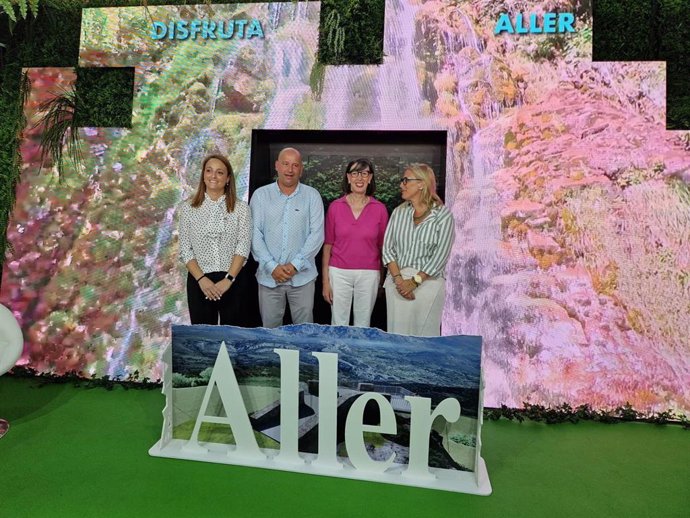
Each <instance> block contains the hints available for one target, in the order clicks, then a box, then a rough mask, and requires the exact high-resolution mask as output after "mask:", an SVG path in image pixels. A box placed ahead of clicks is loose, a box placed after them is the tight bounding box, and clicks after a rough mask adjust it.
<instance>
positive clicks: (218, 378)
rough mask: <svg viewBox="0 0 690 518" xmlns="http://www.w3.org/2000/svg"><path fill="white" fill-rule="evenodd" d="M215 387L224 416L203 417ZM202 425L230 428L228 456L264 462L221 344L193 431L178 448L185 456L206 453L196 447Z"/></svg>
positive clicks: (228, 359)
mask: <svg viewBox="0 0 690 518" xmlns="http://www.w3.org/2000/svg"><path fill="white" fill-rule="evenodd" d="M214 387H218V394H219V395H220V402H221V404H222V407H223V410H225V415H226V416H227V417H217V416H209V415H207V414H206V411H207V410H208V404H209V401H210V399H211V394H212V393H213V388H214ZM202 423H215V424H227V425H229V426H230V427H231V428H232V433H233V435H234V436H235V444H236V447H235V449H234V450H232V449H231V450H230V451H228V457H237V458H245V459H254V460H256V459H265V458H266V456H265V455H264V454H263V453H261V450H260V449H259V445H258V444H257V443H256V437H254V431H253V430H252V426H251V424H250V422H249V417H248V416H247V409H246V408H245V406H244V400H243V399H242V393H241V392H240V386H239V385H238V383H237V378H236V377H235V371H234V370H233V368H232V363H231V362H230V356H228V350H227V349H226V348H225V342H223V343H221V344H220V349H219V350H218V356H216V363H215V365H214V366H213V373H212V374H211V379H210V380H209V382H208V387H207V388H206V392H205V393H204V399H203V401H202V402H201V408H199V415H198V416H197V418H196V423H195V424H194V431H193V432H192V436H191V437H190V439H189V441H188V442H187V444H186V445H185V446H184V447H183V448H182V449H183V451H185V452H188V453H207V452H208V450H207V449H206V448H204V447H202V446H201V445H200V444H199V430H200V429H201V425H202Z"/></svg>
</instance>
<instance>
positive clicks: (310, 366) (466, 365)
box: [168, 324, 482, 472]
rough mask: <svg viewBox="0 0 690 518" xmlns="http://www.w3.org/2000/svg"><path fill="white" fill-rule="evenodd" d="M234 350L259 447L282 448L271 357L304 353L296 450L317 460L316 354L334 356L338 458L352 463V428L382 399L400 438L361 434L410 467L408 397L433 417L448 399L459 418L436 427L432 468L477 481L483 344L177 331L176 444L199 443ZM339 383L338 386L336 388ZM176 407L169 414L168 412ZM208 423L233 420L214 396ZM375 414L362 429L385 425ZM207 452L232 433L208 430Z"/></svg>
mask: <svg viewBox="0 0 690 518" xmlns="http://www.w3.org/2000/svg"><path fill="white" fill-rule="evenodd" d="M223 343H224V344H225V347H226V349H227V351H228V354H229V357H230V361H231V363H232V367H233V370H234V373H235V376H236V379H237V382H238V384H239V388H240V391H241V393H242V399H243V401H244V404H245V407H246V411H247V415H248V417H249V421H250V423H251V426H252V429H253V432H254V436H255V438H256V441H257V443H258V445H259V447H260V448H267V449H271V450H278V449H279V448H280V405H281V394H280V386H281V385H280V376H281V364H280V357H279V356H278V354H276V353H275V352H274V349H292V350H298V351H299V410H298V415H299V424H298V429H299V441H298V444H299V451H300V452H301V453H307V454H317V453H318V427H319V413H318V409H319V374H320V372H319V364H318V361H317V358H316V357H315V356H313V355H312V354H311V353H313V352H321V353H335V354H337V355H338V356H337V361H338V370H337V408H338V409H337V423H338V425H337V433H336V437H337V454H338V456H339V457H341V458H342V459H347V457H348V453H347V448H346V445H345V422H346V417H347V415H348V412H349V410H350V408H351V407H352V405H353V403H354V402H355V401H356V400H357V398H359V397H360V396H361V395H362V394H364V393H371V392H375V393H378V394H382V395H383V396H384V397H385V398H386V400H387V401H388V402H389V403H390V405H391V406H392V408H393V411H394V413H395V421H396V425H397V426H396V428H397V433H395V434H393V435H388V434H378V433H370V432H365V433H364V440H365V443H366V449H367V453H368V454H369V456H370V457H371V458H372V459H374V460H385V459H388V458H389V457H390V456H391V455H392V454H394V455H395V457H394V458H395V461H394V462H395V463H396V464H399V465H405V464H407V463H408V460H409V444H410V420H411V405H410V403H409V402H408V400H406V399H405V398H406V397H420V398H429V399H430V400H431V408H432V409H433V408H435V407H436V406H437V405H438V404H439V403H440V402H441V401H443V400H445V399H446V398H451V399H455V400H457V401H458V402H459V403H460V408H461V413H460V418H459V419H458V420H457V421H455V422H447V421H446V420H445V419H443V418H442V417H438V418H436V419H435V420H434V423H433V426H432V429H431V432H430V437H429V467H431V468H438V469H443V470H457V471H468V472H473V471H475V469H476V459H477V457H478V443H479V428H480V425H481V413H482V403H481V401H480V394H481V374H480V372H481V339H480V338H479V337H474V336H448V337H437V338H421V337H403V336H398V335H391V334H388V333H384V332H382V331H379V330H376V329H368V328H354V327H332V326H319V325H315V324H302V325H299V326H285V327H282V328H279V329H265V328H257V329H246V328H239V327H232V326H173V330H172V365H171V366H170V369H169V372H170V376H171V379H172V389H171V397H172V414H171V416H169V417H171V418H172V439H178V440H183V441H188V440H189V439H190V438H191V437H192V431H193V429H194V426H195V423H196V421H197V418H198V417H199V416H200V409H201V408H202V401H203V399H204V395H205V394H206V392H207V390H208V387H209V380H210V379H211V376H212V374H213V367H214V364H215V363H216V359H217V357H218V353H219V349H220V348H221V346H222V344H223ZM333 381H334V382H335V380H333ZM170 404H171V403H170V401H169V402H168V405H169V406H170ZM205 410H206V413H205V414H203V415H205V416H209V415H210V416H212V417H226V416H227V412H226V410H227V409H226V408H225V407H224V405H223V403H222V400H221V398H220V396H219V394H218V392H217V390H216V389H215V387H213V390H212V393H211V396H210V399H208V403H207V407H206V409H205ZM380 420H381V418H380V415H379V410H378V406H377V405H376V404H374V402H369V403H368V404H367V406H366V407H365V409H364V414H363V421H364V424H368V425H378V424H379V422H380ZM198 441H199V442H200V443H219V444H235V440H234V437H233V431H232V427H231V426H230V425H228V424H218V423H203V424H202V425H201V428H200V431H199V435H198Z"/></svg>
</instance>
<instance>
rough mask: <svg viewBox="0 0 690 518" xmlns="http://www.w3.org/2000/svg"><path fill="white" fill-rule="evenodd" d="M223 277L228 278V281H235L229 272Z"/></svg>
mask: <svg viewBox="0 0 690 518" xmlns="http://www.w3.org/2000/svg"><path fill="white" fill-rule="evenodd" d="M225 278H226V279H227V280H229V281H230V282H235V276H234V275H232V274H231V273H230V272H228V273H226V274H225Z"/></svg>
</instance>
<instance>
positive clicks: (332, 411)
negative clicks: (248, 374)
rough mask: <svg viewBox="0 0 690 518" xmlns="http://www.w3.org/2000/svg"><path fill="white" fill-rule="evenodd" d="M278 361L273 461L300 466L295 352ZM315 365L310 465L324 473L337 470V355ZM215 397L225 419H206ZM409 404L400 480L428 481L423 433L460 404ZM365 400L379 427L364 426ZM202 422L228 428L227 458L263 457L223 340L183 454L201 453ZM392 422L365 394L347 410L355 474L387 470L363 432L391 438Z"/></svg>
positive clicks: (377, 398) (379, 401)
mask: <svg viewBox="0 0 690 518" xmlns="http://www.w3.org/2000/svg"><path fill="white" fill-rule="evenodd" d="M273 352H275V353H276V354H277V355H278V356H279V357H280V451H279V452H278V454H277V455H276V456H275V457H274V458H273V460H274V461H275V462H276V463H277V464H278V465H280V464H281V463H282V464H289V465H291V466H292V467H293V468H294V467H295V466H296V465H300V464H302V465H303V464H305V462H306V461H305V459H304V458H302V457H301V456H300V455H299V448H298V445H299V432H298V429H299V423H298V421H299V391H300V390H299V351H295V350H291V349H278V348H276V349H273ZM311 354H312V356H314V357H315V358H316V359H317V361H318V363H319V410H318V419H319V422H318V455H317V457H316V458H315V459H314V460H313V461H311V465H312V466H318V467H322V468H329V469H336V470H338V469H342V468H343V464H342V463H341V462H340V461H339V460H338V440H337V439H338V432H337V430H338V355H337V354H336V353H325V352H313V353H311ZM214 392H216V393H217V394H218V395H219V396H220V404H221V406H222V408H223V411H224V413H225V417H216V416H212V415H208V413H207V412H208V409H209V406H210V402H211V395H212V394H213V393H214ZM405 400H406V401H407V402H408V403H409V404H410V408H411V413H410V449H409V458H408V459H407V460H408V463H407V468H406V470H405V471H404V472H403V473H402V474H401V476H403V477H407V478H412V479H418V480H434V479H435V478H436V475H434V474H432V473H430V472H429V434H430V433H431V429H432V425H433V423H434V421H435V420H436V419H437V418H438V417H443V418H444V419H445V420H446V421H447V422H449V423H452V422H455V421H457V420H458V419H459V418H460V412H461V408H460V402H459V401H458V400H457V399H453V398H446V399H444V400H443V401H441V402H439V403H438V405H436V408H435V409H434V410H432V409H431V399H430V398H424V397H417V396H405ZM369 402H373V403H374V404H376V405H377V406H378V409H379V413H380V416H381V418H380V423H379V424H377V425H366V424H364V409H365V407H366V406H367V404H368V403H369ZM203 423H214V424H224V425H230V427H231V428H232V433H233V436H234V438H235V444H236V449H235V450H234V451H230V452H228V457H230V458H237V459H244V460H245V461H247V460H249V459H256V460H259V459H265V458H266V453H265V452H263V451H262V450H261V448H259V445H258V443H257V441H256V437H255V436H254V431H253V429H252V425H251V423H250V421H249V417H248V415H247V409H246V406H245V404H244V399H243V396H242V392H241V390H240V386H239V384H238V382H237V378H236V377H235V371H234V369H233V367H232V363H231V361H230V356H229V355H228V351H227V348H226V346H225V342H223V343H222V344H221V346H220V349H219V350H218V356H217V357H216V362H215V365H214V366H213V373H212V374H211V379H210V380H209V382H208V387H207V388H206V391H205V393H204V397H203V401H202V403H201V407H200V409H199V414H198V416H197V418H196V422H195V424H194V430H193V431H192V436H191V438H190V439H189V441H188V442H187V444H186V445H185V446H184V447H183V448H182V450H183V451H184V452H186V453H191V454H206V453H208V451H209V450H208V448H207V447H206V446H204V445H202V444H201V443H200V442H199V432H200V431H201V425H202V424H203ZM397 430H398V424H397V421H396V419H395V412H394V411H393V407H392V405H391V403H390V402H389V401H388V400H387V399H386V398H385V396H384V395H383V394H378V393H376V392H365V393H363V394H361V395H360V396H359V397H358V398H357V400H356V401H355V402H354V403H353V404H352V406H351V407H350V409H349V411H348V413H347V417H346V419H345V445H346V449H347V455H348V458H349V460H350V462H351V463H352V465H353V467H354V468H355V469H356V470H361V471H366V472H368V473H374V474H381V473H383V472H385V471H386V470H387V469H388V468H390V467H391V466H392V465H393V463H394V461H395V457H396V453H395V452H394V451H393V452H391V454H390V456H389V457H388V458H387V459H381V460H374V459H372V458H371V457H370V456H369V453H368V452H367V446H366V444H365V440H364V439H365V437H364V434H366V433H383V434H393V435H395V434H396V433H397Z"/></svg>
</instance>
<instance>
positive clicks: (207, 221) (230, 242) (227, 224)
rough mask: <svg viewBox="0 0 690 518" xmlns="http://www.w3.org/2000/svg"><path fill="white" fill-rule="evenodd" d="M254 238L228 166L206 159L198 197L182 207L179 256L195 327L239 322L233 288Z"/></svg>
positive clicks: (248, 214) (221, 158) (222, 161)
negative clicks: (184, 274) (186, 274)
mask: <svg viewBox="0 0 690 518" xmlns="http://www.w3.org/2000/svg"><path fill="white" fill-rule="evenodd" d="M251 239H252V217H251V212H250V211H249V205H247V203H245V202H244V201H242V200H238V199H237V190H236V188H235V177H234V175H233V172H232V167H231V166H230V162H228V160H227V158H225V157H224V156H221V155H210V156H207V157H206V158H205V159H204V162H203V165H202V168H201V178H200V179H199V187H198V188H197V190H196V194H195V195H194V197H193V198H192V199H191V200H187V201H185V202H184V203H183V204H182V206H181V208H180V258H181V260H182V262H184V264H185V266H186V267H187V270H188V272H189V274H188V276H187V301H188V303H189V315H190V318H191V321H192V324H218V323H219V320H220V324H223V325H238V324H239V322H240V319H239V313H240V301H239V300H238V297H237V296H236V295H235V294H234V293H233V290H232V289H231V288H232V285H233V283H234V282H235V278H236V277H237V275H238V274H239V273H240V270H241V269H242V266H244V264H245V262H246V260H247V257H249V250H250V248H251Z"/></svg>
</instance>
